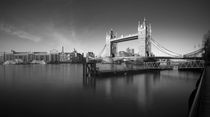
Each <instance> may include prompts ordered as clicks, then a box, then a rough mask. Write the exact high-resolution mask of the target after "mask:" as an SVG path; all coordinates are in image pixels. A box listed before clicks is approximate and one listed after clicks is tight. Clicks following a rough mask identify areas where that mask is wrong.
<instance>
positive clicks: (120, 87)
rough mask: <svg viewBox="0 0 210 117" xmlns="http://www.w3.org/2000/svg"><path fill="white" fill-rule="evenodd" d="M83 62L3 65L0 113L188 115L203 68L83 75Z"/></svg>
mask: <svg viewBox="0 0 210 117" xmlns="http://www.w3.org/2000/svg"><path fill="white" fill-rule="evenodd" d="M82 73H83V72H82V65H80V64H59V65H7V66H0V104H1V107H2V109H1V111H2V112H1V114H4V115H5V114H6V115H7V116H12V117H13V116H15V117H16V116H27V117H30V116H36V117H37V116H57V117H61V116H68V117H81V116H84V117H88V116H90V117H117V116H120V117H137V116H138V117H159V116H160V117H186V116H187V112H188V98H189V96H190V93H191V92H192V90H193V89H194V87H195V84H196V81H197V79H198V78H199V76H200V72H192V71H178V70H171V71H170V70H169V71H160V72H159V71H154V72H148V73H141V74H137V75H130V76H117V77H116V76H115V77H114V76H113V77H107V78H83V75H82Z"/></svg>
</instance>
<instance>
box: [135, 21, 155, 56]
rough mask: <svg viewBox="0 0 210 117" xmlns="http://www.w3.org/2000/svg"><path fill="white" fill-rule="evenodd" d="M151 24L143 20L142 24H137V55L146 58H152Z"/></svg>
mask: <svg viewBox="0 0 210 117" xmlns="http://www.w3.org/2000/svg"><path fill="white" fill-rule="evenodd" d="M151 34H152V29H151V24H149V23H148V22H147V21H146V19H145V18H144V21H143V23H142V24H141V23H140V21H139V22H138V40H139V55H140V56H144V57H148V56H152V53H151V41H150V39H151Z"/></svg>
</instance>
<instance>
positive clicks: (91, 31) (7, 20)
mask: <svg viewBox="0 0 210 117" xmlns="http://www.w3.org/2000/svg"><path fill="white" fill-rule="evenodd" d="M209 11H210V7H209V3H208V0H197V1H195V0H1V1H0V51H1V52H3V51H10V50H11V49H14V50H17V51H49V50H52V49H58V50H59V51H61V46H62V45H63V46H64V47H65V50H66V51H72V50H73V48H76V49H77V50H78V51H79V52H88V51H93V52H95V53H96V54H97V53H99V52H100V50H102V48H103V46H104V44H105V34H106V32H108V31H109V30H110V29H113V30H114V31H115V32H117V34H118V36H120V35H122V34H123V35H126V34H133V33H137V24H138V20H141V21H142V20H143V18H144V17H146V18H147V20H148V21H149V22H151V23H152V36H153V38H154V39H155V40H156V41H158V42H159V43H160V44H161V45H163V46H165V47H166V48H168V49H169V50H172V51H174V52H177V53H181V54H183V53H188V52H191V51H193V50H195V49H196V48H198V47H199V46H198V45H199V44H201V42H202V38H203V35H204V34H205V33H206V32H207V31H208V30H209V29H210V12H209ZM195 45H196V46H195ZM118 47H119V50H125V49H126V48H127V47H130V48H135V49H136V48H137V47H138V43H137V41H132V42H126V43H121V44H119V46H118ZM152 51H153V52H154V53H155V54H156V55H157V54H161V53H158V51H157V50H156V48H152ZM135 52H137V49H136V50H135Z"/></svg>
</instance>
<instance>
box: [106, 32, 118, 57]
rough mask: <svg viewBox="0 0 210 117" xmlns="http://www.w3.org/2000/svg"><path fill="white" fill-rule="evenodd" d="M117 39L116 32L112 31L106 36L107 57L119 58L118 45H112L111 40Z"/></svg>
mask: <svg viewBox="0 0 210 117" xmlns="http://www.w3.org/2000/svg"><path fill="white" fill-rule="evenodd" d="M114 38H116V35H115V34H114V31H113V30H112V29H111V31H110V32H109V33H108V34H106V48H107V51H106V52H107V53H106V55H107V56H109V57H115V56H117V43H111V41H110V40H111V39H114Z"/></svg>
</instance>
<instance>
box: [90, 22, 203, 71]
mask: <svg viewBox="0 0 210 117" xmlns="http://www.w3.org/2000/svg"><path fill="white" fill-rule="evenodd" d="M132 40H138V41H137V42H138V43H137V45H138V48H139V50H138V51H139V53H138V56H123V57H120V56H117V50H118V48H117V45H118V43H121V42H126V41H132ZM152 45H153V46H154V47H156V48H157V49H158V50H159V51H161V52H163V53H165V54H167V55H169V56H154V54H153V53H152V50H151V46H152ZM203 53H204V49H203V48H200V49H198V50H196V51H193V52H190V53H187V54H184V55H181V54H179V53H176V52H173V51H171V50H169V49H167V48H165V47H164V46H162V45H161V44H160V43H158V42H157V41H156V40H155V39H153V38H152V29H151V24H150V23H149V22H148V21H147V20H146V19H144V21H143V22H142V23H141V22H138V32H137V33H135V34H130V35H127V36H121V37H117V36H116V35H115V34H114V31H113V30H111V31H110V33H108V34H106V43H105V46H104V48H103V49H102V51H101V53H100V54H99V58H88V57H87V58H88V59H89V60H90V59H91V61H92V60H93V61H94V60H96V61H102V63H126V64H132V65H134V66H135V65H140V66H141V68H139V69H133V68H132V69H125V70H123V71H122V70H120V73H121V72H122V73H124V72H126V71H129V70H130V71H132V72H133V71H139V70H140V71H141V70H142V69H144V70H151V69H152V70H154V69H158V70H162V69H171V68H178V69H202V68H204V61H203V60H202V54H203ZM93 63H94V62H93ZM90 64H92V63H90ZM94 64H95V63H94ZM93 66H95V65H93ZM142 67H143V68H142ZM92 68H96V67H90V68H89V71H97V70H96V69H95V70H92ZM98 72H100V70H99V71H98ZM109 72H111V73H112V72H113V70H110V71H109ZM115 72H117V71H114V73H115ZM88 73H89V72H88ZM93 73H95V72H93Z"/></svg>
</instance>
